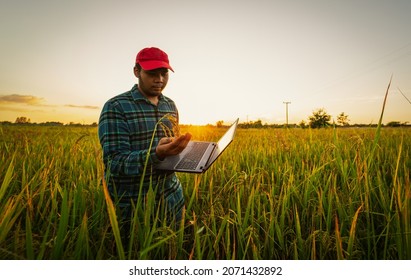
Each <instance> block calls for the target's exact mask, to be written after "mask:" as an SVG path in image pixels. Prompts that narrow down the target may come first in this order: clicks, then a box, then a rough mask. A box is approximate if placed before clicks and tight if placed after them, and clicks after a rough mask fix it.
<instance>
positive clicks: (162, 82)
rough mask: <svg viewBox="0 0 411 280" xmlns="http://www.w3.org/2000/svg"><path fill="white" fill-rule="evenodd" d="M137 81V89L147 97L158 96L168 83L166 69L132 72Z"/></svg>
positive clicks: (136, 70)
mask: <svg viewBox="0 0 411 280" xmlns="http://www.w3.org/2000/svg"><path fill="white" fill-rule="evenodd" d="M134 72H135V75H136V77H137V78H138V79H139V84H138V85H139V89H140V90H141V91H142V93H143V94H144V95H145V96H146V97H147V98H150V97H157V96H159V95H160V94H161V93H162V91H163V89H164V88H165V87H166V85H167V82H168V69H167V68H158V69H153V70H144V69H141V70H138V69H137V68H136V69H135V70H134Z"/></svg>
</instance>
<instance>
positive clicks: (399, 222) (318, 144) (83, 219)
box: [0, 126, 411, 260]
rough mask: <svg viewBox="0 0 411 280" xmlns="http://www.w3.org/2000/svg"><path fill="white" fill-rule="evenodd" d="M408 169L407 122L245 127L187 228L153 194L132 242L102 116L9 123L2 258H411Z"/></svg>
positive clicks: (1, 195) (202, 187) (3, 150)
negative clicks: (173, 221)
mask: <svg viewBox="0 0 411 280" xmlns="http://www.w3.org/2000/svg"><path fill="white" fill-rule="evenodd" d="M181 129H182V132H186V131H190V132H191V133H192V134H193V138H194V139H196V140H216V139H218V138H219V136H220V135H221V134H222V133H223V132H224V129H221V128H215V127H193V126H186V127H182V128H181ZM410 169H411V129H407V128H382V129H381V131H380V130H379V129H376V128H361V129H360V128H357V129H356V128H335V129H333V128H329V129H316V130H312V129H238V130H237V135H236V138H235V140H234V142H233V143H232V144H231V145H230V146H229V147H228V150H227V151H226V152H225V153H224V154H223V155H222V156H221V157H220V158H219V159H218V160H217V161H216V163H215V164H214V165H213V166H212V167H211V168H210V169H209V170H208V171H207V172H206V173H205V174H201V175H193V174H183V173H179V174H178V176H179V178H180V180H181V181H182V184H183V186H184V195H185V199H186V212H185V218H184V225H183V226H182V227H181V228H180V230H176V229H175V228H173V227H169V226H167V225H166V224H165V223H161V222H159V223H150V221H151V220H152V219H153V217H154V218H156V217H158V213H159V212H158V211H157V209H153V207H151V208H150V198H148V199H147V200H146V203H147V204H148V205H146V207H145V208H144V209H145V210H144V211H143V210H142V209H137V210H136V213H138V215H136V218H135V219H134V224H133V228H134V230H133V238H132V239H131V241H130V242H129V243H127V244H123V243H124V242H122V239H121V237H120V235H119V228H118V221H117V219H116V216H115V207H116V205H115V204H113V203H111V201H110V200H109V199H108V197H107V193H106V192H105V188H104V181H103V177H104V175H103V165H102V157H101V149H100V145H99V142H98V138H97V129H96V128H90V127H35V126H0V259H65V260H69V259H183V260H185V259H197V260H217V259H218V260H220V259H221V260H232V259H235V260H242V259H246V260H260V259H269V260H290V259H292V260H294V259H302V260H311V259H312V260H315V259H367V260H386V259H411V227H410V221H411V206H410V203H411V188H410Z"/></svg>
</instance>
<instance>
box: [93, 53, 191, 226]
mask: <svg viewBox="0 0 411 280" xmlns="http://www.w3.org/2000/svg"><path fill="white" fill-rule="evenodd" d="M169 70H171V71H173V72H174V70H173V68H172V67H171V66H170V64H169V60H168V56H167V54H166V53H165V52H163V51H162V50H160V49H158V48H144V49H142V50H141V51H140V52H139V53H138V54H137V57H136V64H135V67H134V75H135V76H136V77H137V78H138V84H136V85H134V86H133V88H132V89H131V90H129V91H127V92H125V93H122V94H120V95H117V96H115V97H113V98H111V99H110V100H108V101H107V102H106V103H105V105H104V107H103V109H102V112H101V115H100V120H99V129H98V135H99V139H100V143H101V146H102V149H103V161H104V166H105V175H106V176H105V178H106V182H107V186H108V189H109V193H110V195H111V198H112V200H113V201H114V202H115V203H117V205H118V206H119V208H120V209H121V211H122V214H121V216H122V218H123V219H125V220H130V218H131V216H132V213H133V211H134V209H133V205H136V202H137V199H138V198H139V195H140V196H141V197H140V198H141V201H143V202H144V201H145V196H146V194H147V192H148V190H149V188H150V187H151V188H152V189H153V190H154V191H155V195H156V202H157V203H159V204H161V203H162V204H163V206H164V207H165V209H166V214H167V218H168V220H169V221H172V220H174V221H175V222H176V223H177V224H178V223H180V222H181V219H182V214H183V208H184V198H183V190H182V186H181V183H180V182H179V180H178V178H177V177H176V175H175V173H173V172H164V171H160V170H156V169H155V167H154V165H155V164H156V163H158V162H159V161H161V160H163V159H164V158H165V157H167V156H171V155H176V154H178V153H180V152H181V151H182V150H184V148H185V147H186V146H187V144H188V142H189V141H190V138H191V135H190V134H188V133H187V134H185V135H181V136H178V135H175V137H168V136H169V135H166V132H167V133H169V132H170V131H173V125H174V124H177V125H178V110H177V107H176V105H175V103H174V102H173V101H172V100H171V99H170V98H168V97H166V96H164V95H163V93H162V92H163V90H164V88H165V87H166V85H167V82H168V78H169V72H168V71H169ZM165 116H166V117H165ZM167 116H169V117H167ZM170 119H174V120H176V122H172V121H170ZM159 122H161V125H160V124H159ZM173 123H174V124H173ZM156 124H157V125H156ZM164 126H166V129H165V127H164ZM143 175H144V176H143ZM142 177H143V178H142ZM140 187H141V188H140ZM160 202H161V203H160Z"/></svg>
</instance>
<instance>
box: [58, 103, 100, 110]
mask: <svg viewBox="0 0 411 280" xmlns="http://www.w3.org/2000/svg"><path fill="white" fill-rule="evenodd" d="M64 107H70V108H81V109H91V110H97V109H100V107H98V106H90V105H72V104H66V105H64Z"/></svg>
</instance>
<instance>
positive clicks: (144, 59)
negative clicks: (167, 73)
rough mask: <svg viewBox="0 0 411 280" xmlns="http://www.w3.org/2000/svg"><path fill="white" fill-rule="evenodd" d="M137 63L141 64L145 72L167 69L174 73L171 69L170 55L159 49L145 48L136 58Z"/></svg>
mask: <svg viewBox="0 0 411 280" xmlns="http://www.w3.org/2000/svg"><path fill="white" fill-rule="evenodd" d="M136 63H138V64H140V66H141V68H143V69H144V70H153V69H157V68H167V69H170V70H171V71H173V72H174V70H173V68H171V66H170V64H169V61H168V55H167V54H166V53H165V52H163V51H162V50H160V49H159V48H154V47H152V48H144V49H142V50H141V51H140V52H139V53H138V54H137V57H136Z"/></svg>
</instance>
